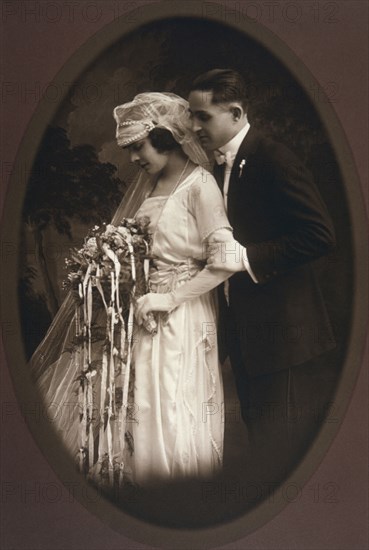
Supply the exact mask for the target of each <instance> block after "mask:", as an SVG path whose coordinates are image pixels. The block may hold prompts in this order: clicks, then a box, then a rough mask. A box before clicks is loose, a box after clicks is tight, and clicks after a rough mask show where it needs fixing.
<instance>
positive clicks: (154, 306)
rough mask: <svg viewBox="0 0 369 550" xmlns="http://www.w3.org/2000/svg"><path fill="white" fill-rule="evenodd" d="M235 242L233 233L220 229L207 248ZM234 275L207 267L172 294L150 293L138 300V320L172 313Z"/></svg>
mask: <svg viewBox="0 0 369 550" xmlns="http://www.w3.org/2000/svg"><path fill="white" fill-rule="evenodd" d="M232 240H233V235H232V232H231V231H230V230H229V229H220V230H217V231H214V233H213V234H212V235H211V236H210V237H209V239H208V240H207V243H206V245H207V246H206V248H211V243H212V242H214V243H217V245H219V243H220V242H227V243H229V242H231V241H232ZM232 275H233V273H230V271H229V270H227V271H226V270H221V269H212V270H210V269H208V267H207V266H205V267H204V269H202V270H201V271H199V272H198V273H197V274H196V275H195V276H194V277H193V278H192V279H190V280H189V281H186V282H185V283H184V284H183V285H181V286H179V287H177V288H176V289H175V290H172V291H171V292H168V293H165V294H161V293H154V292H152V293H149V294H145V296H142V297H141V298H139V299H138V300H137V309H136V311H135V315H136V319H137V321H138V323H139V324H141V323H142V322H143V321H144V320H145V319H146V316H147V314H148V312H149V311H168V312H170V311H172V310H173V309H175V308H176V307H178V306H180V305H181V304H183V303H184V302H188V301H189V300H193V299H194V298H197V297H198V296H201V295H202V294H205V293H206V292H210V291H211V290H213V289H214V288H215V287H217V286H218V285H219V284H220V283H222V282H224V281H225V280H226V279H228V278H229V277H231V276H232Z"/></svg>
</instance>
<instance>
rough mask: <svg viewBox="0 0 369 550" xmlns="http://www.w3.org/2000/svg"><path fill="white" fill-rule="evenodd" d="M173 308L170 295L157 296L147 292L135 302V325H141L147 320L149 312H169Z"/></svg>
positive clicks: (157, 294)
mask: <svg viewBox="0 0 369 550" xmlns="http://www.w3.org/2000/svg"><path fill="white" fill-rule="evenodd" d="M174 307H175V305H174V303H173V296H172V294H171V293H167V294H159V293H155V292H149V294H145V296H141V298H138V300H137V301H136V308H135V317H136V320H137V323H138V324H139V325H142V323H143V322H144V321H146V320H147V315H148V313H149V312H150V311H171V310H172V309H173V308H174Z"/></svg>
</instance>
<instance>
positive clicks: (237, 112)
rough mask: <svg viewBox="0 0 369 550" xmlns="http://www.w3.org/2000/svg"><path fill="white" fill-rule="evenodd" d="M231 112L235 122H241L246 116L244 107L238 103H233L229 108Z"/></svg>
mask: <svg viewBox="0 0 369 550" xmlns="http://www.w3.org/2000/svg"><path fill="white" fill-rule="evenodd" d="M229 110H230V112H231V113H232V118H233V120H234V121H235V122H239V120H241V118H242V117H243V116H244V115H245V111H244V110H243V108H242V105H240V104H238V103H232V104H231V105H230V106H229Z"/></svg>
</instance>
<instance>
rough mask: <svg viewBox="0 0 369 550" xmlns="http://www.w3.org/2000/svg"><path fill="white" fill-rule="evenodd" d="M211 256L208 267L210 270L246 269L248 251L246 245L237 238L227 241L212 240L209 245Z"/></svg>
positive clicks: (234, 270) (231, 271)
mask: <svg viewBox="0 0 369 550" xmlns="http://www.w3.org/2000/svg"><path fill="white" fill-rule="evenodd" d="M208 252H209V257H208V261H207V267H208V268H209V269H210V270H212V271H213V270H222V271H229V272H230V273H237V272H238V271H246V269H247V268H246V265H245V264H246V262H247V253H246V249H245V247H244V246H242V245H241V244H240V243H238V242H237V241H235V240H232V241H227V242H212V243H210V244H209V247H208Z"/></svg>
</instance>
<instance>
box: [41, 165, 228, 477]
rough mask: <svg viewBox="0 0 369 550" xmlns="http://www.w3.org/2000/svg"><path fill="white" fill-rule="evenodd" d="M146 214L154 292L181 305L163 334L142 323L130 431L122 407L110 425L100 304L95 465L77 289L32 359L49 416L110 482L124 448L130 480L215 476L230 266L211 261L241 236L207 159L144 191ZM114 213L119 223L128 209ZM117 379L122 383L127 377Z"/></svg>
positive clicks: (90, 468) (92, 469) (94, 473)
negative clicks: (84, 401) (159, 189)
mask: <svg viewBox="0 0 369 550" xmlns="http://www.w3.org/2000/svg"><path fill="white" fill-rule="evenodd" d="M141 216H148V217H149V218H150V229H151V231H152V234H153V235H152V238H153V243H152V254H153V255H154V256H155V260H154V262H153V265H152V268H151V271H150V283H151V292H160V293H166V292H170V291H174V295H176V296H177V303H178V306H177V307H176V308H175V309H174V310H173V311H172V312H170V313H160V314H159V315H158V331H157V334H156V335H154V336H152V335H151V334H150V333H149V332H148V331H147V330H146V329H145V328H143V327H138V326H135V327H134V331H133V351H132V367H133V368H132V372H131V375H130V394H129V395H130V403H129V413H128V415H127V425H126V427H125V431H124V432H122V426H121V416H119V415H116V416H114V415H112V416H111V419H110V423H111V426H112V428H111V432H110V433H109V434H107V433H106V430H105V431H104V422H103V415H102V414H99V410H100V408H101V400H100V398H99V396H100V394H101V385H102V384H101V373H100V371H99V365H100V364H101V361H102V356H103V348H104V334H105V325H106V315H105V312H104V310H103V308H102V309H100V310H97V311H96V312H95V314H94V319H93V322H92V329H91V330H92V364H93V365H94V364H95V365H96V372H95V374H94V377H93V378H92V379H91V382H92V384H91V388H90V389H91V395H92V394H93V396H94V403H95V407H96V410H94V412H93V414H92V418H91V419H90V420H91V422H90V428H89V429H90V430H91V437H90V443H89V446H90V448H89V457H90V458H89V464H87V465H85V463H84V462H83V460H82V458H83V457H82V456H81V452H82V449H81V429H82V431H83V430H86V426H82V428H81V406H82V405H81V399H80V396H79V391H80V374H81V373H80V361H79V355H80V354H81V344H80V343H79V342H78V338H76V334H75V313H74V312H75V307H74V304H73V299H72V297H71V295H69V296H68V298H67V299H66V300H65V302H64V304H63V306H62V308H61V310H60V311H59V313H58V315H57V317H56V319H55V320H54V322H53V324H52V326H51V327H50V330H49V331H48V333H47V335H46V337H45V339H44V341H43V342H42V343H41V344H40V346H39V348H38V349H37V350H36V352H35V354H34V356H33V357H32V360H31V369H32V373H33V376H34V378H35V380H36V383H37V386H38V388H39V390H40V392H41V394H42V396H43V400H44V404H45V406H46V408H47V409H48V410H49V411H50V415H49V417H50V418H51V417H52V423H53V427H54V428H55V429H56V431H57V432H58V434H59V436H60V438H61V440H62V441H63V443H64V445H65V447H66V449H67V451H68V452H69V453H70V454H71V455H72V456H73V457H74V458H75V459H76V461H77V463H78V462H79V464H80V469H82V470H83V471H84V473H85V474H87V475H88V476H89V477H90V478H92V479H94V480H95V482H97V483H99V484H102V485H104V484H105V485H106V486H108V485H109V484H110V485H111V483H112V479H113V478H112V477H111V476H110V478H109V475H110V474H109V475H108V473H107V471H106V469H105V474H104V463H103V461H102V460H101V456H102V455H103V453H102V452H101V450H102V451H104V450H106V451H107V452H108V451H109V456H111V457H119V461H120V462H119V465H118V466H119V467H120V468H121V471H122V469H124V479H125V480H128V481H130V482H134V483H137V484H139V485H145V484H147V483H150V482H151V481H154V482H155V481H160V480H163V481H164V480H165V481H171V480H176V479H181V478H184V477H192V478H193V477H196V478H198V477H201V478H203V477H211V476H212V475H214V474H216V473H217V472H218V471H219V469H220V468H221V466H222V455H223V433H224V423H223V387H222V377H221V369H220V364H219V360H218V349H217V338H216V323H217V315H216V302H215V291H213V289H214V288H215V287H216V286H217V285H218V284H220V283H221V282H222V281H224V280H225V279H226V278H227V277H228V276H229V273H226V272H222V271H210V270H208V269H206V268H204V265H205V261H206V251H207V245H208V244H209V243H211V242H212V241H219V240H220V241H224V240H230V239H232V238H233V237H232V229H231V227H230V226H229V222H228V219H227V217H226V214H225V211H224V205H223V198H222V195H221V192H220V190H219V188H218V186H217V184H216V182H215V179H214V178H213V176H212V175H211V174H210V173H209V172H207V171H206V170H204V169H203V168H202V167H200V166H197V167H196V168H195V169H194V170H193V171H192V173H191V174H190V175H189V176H187V178H186V179H184V180H183V181H182V183H181V184H180V185H179V186H178V188H177V189H176V190H175V192H174V193H173V194H172V195H171V196H169V197H160V196H153V197H150V196H149V197H147V198H146V199H145V200H143V202H142V204H141V206H140V208H139V210H138V211H137V213H136V218H139V217H141ZM113 221H114V223H116V224H117V223H119V219H118V217H117V216H115V218H114V220H113ZM118 378H119V376H117V380H118ZM116 387H117V388H118V390H119V383H118V382H117V383H116ZM101 395H102V394H101ZM117 401H119V397H118V398H117ZM121 408H123V407H121ZM105 425H106V423H105ZM123 440H125V443H126V444H125V445H124V444H123ZM123 447H124V450H123V451H122V448H123ZM104 456H107V453H105V455H104ZM121 473H122V472H121ZM104 476H105V481H104ZM122 476H123V474H122ZM115 479H116V478H115Z"/></svg>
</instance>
